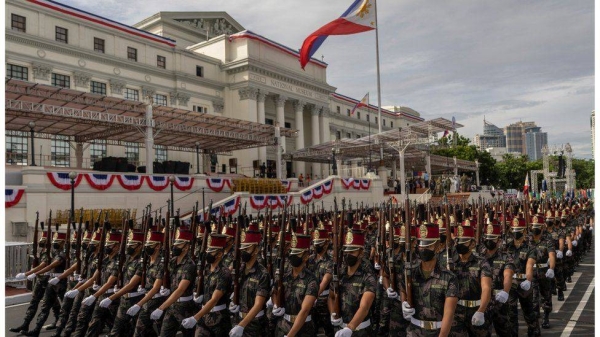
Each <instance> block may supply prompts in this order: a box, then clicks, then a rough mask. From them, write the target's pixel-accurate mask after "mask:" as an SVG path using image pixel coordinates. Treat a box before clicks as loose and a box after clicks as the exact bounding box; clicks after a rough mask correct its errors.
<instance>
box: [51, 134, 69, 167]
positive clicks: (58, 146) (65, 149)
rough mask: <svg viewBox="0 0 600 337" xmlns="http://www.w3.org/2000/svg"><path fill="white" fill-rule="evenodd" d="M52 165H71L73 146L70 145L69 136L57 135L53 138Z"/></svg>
mask: <svg viewBox="0 0 600 337" xmlns="http://www.w3.org/2000/svg"><path fill="white" fill-rule="evenodd" d="M51 157H52V158H51V160H52V166H62V167H69V166H71V147H70V146H69V136H60V135H57V136H55V137H54V139H52V150H51Z"/></svg>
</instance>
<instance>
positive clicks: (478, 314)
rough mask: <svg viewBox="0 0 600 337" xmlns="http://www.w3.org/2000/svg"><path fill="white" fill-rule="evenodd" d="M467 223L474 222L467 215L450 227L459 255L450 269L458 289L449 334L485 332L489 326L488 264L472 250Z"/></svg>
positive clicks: (490, 277)
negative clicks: (456, 224) (460, 223)
mask: <svg viewBox="0 0 600 337" xmlns="http://www.w3.org/2000/svg"><path fill="white" fill-rule="evenodd" d="M471 226H477V224H476V222H475V221H474V220H468V219H467V220H464V221H463V224H462V226H456V228H455V229H454V236H455V238H456V251H457V252H458V254H459V259H458V261H457V262H456V265H455V266H454V271H453V272H454V273H455V274H456V277H457V278H458V283H459V286H458V290H459V292H458V305H457V307H456V311H455V312H454V322H453V323H452V330H451V332H450V335H451V336H463V335H464V334H465V333H466V334H468V335H469V336H488V335H490V334H491V330H492V325H491V318H490V316H489V315H486V310H487V307H488V305H489V303H490V301H491V297H492V266H491V265H490V264H489V263H488V261H487V260H485V259H484V258H482V257H480V256H478V255H476V254H474V253H473V250H474V249H475V248H476V247H475V246H476V243H475V229H474V227H471ZM486 316H487V317H486Z"/></svg>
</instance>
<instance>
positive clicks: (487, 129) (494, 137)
mask: <svg viewBox="0 0 600 337" xmlns="http://www.w3.org/2000/svg"><path fill="white" fill-rule="evenodd" d="M473 143H475V145H476V146H477V147H478V148H479V150H481V151H484V150H485V149H487V148H491V147H493V148H499V147H506V136H505V135H504V131H502V129H501V128H499V127H497V126H496V125H494V124H492V123H489V122H487V121H486V120H485V117H484V118H483V135H480V134H477V135H475V138H474V140H473Z"/></svg>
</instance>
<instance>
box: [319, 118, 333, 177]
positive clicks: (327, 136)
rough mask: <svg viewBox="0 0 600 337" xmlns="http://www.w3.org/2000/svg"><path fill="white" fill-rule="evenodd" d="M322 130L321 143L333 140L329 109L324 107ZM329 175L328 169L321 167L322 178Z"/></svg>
mask: <svg viewBox="0 0 600 337" xmlns="http://www.w3.org/2000/svg"><path fill="white" fill-rule="evenodd" d="M320 124H321V125H320V126H321V128H320V137H321V139H320V140H321V143H326V142H329V141H330V140H331V136H330V134H331V131H329V108H328V107H323V109H322V111H321V123H320ZM328 173H329V171H328V168H327V167H326V166H325V165H321V173H320V176H321V177H325V176H326V175H327V174H328Z"/></svg>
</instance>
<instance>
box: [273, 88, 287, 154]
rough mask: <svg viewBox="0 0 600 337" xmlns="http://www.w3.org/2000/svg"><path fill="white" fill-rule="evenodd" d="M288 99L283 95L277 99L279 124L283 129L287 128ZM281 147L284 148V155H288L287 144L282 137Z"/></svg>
mask: <svg viewBox="0 0 600 337" xmlns="http://www.w3.org/2000/svg"><path fill="white" fill-rule="evenodd" d="M287 99H288V98H287V97H286V96H283V95H278V96H276V97H275V106H276V107H277V123H279V126H280V127H281V128H285V110H284V109H285V101H287ZM280 139H281V147H282V148H283V153H286V150H287V146H286V145H287V144H286V143H285V142H286V141H285V137H284V136H281V138H280Z"/></svg>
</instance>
